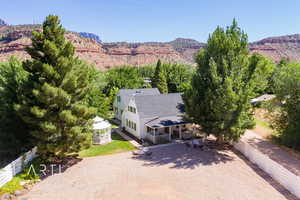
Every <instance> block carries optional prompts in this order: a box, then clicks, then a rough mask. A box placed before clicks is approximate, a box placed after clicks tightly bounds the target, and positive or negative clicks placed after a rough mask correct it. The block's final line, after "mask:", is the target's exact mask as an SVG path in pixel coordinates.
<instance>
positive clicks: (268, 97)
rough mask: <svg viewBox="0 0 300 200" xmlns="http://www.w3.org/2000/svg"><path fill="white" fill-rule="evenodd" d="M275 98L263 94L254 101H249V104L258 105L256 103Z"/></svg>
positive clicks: (271, 95)
mask: <svg viewBox="0 0 300 200" xmlns="http://www.w3.org/2000/svg"><path fill="white" fill-rule="evenodd" d="M275 97H276V96H275V95H273V94H264V95H261V96H259V97H256V98H254V99H251V103H258V102H262V101H269V100H272V99H274V98H275Z"/></svg>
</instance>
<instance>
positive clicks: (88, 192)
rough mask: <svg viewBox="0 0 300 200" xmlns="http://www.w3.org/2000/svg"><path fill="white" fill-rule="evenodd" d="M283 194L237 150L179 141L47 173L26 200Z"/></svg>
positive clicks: (254, 198) (254, 199) (210, 199)
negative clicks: (146, 154)
mask: <svg viewBox="0 0 300 200" xmlns="http://www.w3.org/2000/svg"><path fill="white" fill-rule="evenodd" d="M281 192H282V193H284V192H283V191H281ZM282 193H280V192H278V190H276V189H274V187H273V186H272V185H270V183H268V182H267V181H266V179H264V178H262V177H261V176H260V175H258V173H256V172H255V171H254V170H253V168H251V167H250V166H249V165H248V164H247V163H246V162H245V161H244V160H242V159H241V158H240V157H238V156H237V155H236V154H235V153H233V152H232V151H219V152H202V151H200V150H198V149H197V150H195V149H191V148H187V147H185V146H184V145H182V144H174V145H172V146H166V147H158V148H155V149H153V155H152V158H151V159H143V158H141V159H133V158H132V155H131V153H130V152H126V153H120V154H115V155H108V156H99V157H92V158H85V159H83V160H82V161H81V162H79V163H78V164H76V165H74V166H73V167H71V168H69V169H67V170H66V171H65V172H64V173H62V174H57V175H54V176H50V177H48V178H47V179H45V180H44V181H42V182H41V183H39V184H37V185H36V186H34V187H33V189H32V190H31V191H30V192H29V193H28V194H26V195H25V196H23V197H22V198H23V199H24V198H27V199H28V200H44V199H46V200H60V199H61V200H69V199H70V200H76V199H78V200H82V199H84V200H88V199H99V200H106V199H107V200H114V199H116V200H121V199H122V200H127V199H128V200H154V199H155V200H160V199H164V200H169V199H180V200H194V199H197V200H198V199H203V200H214V199H218V200H221V199H228V200H233V199H237V200H241V199H243V200H248V199H249V200H250V199H251V200H260V199H261V200H265V199H272V200H277V199H278V200H279V199H286V198H285V197H284V196H283V195H282ZM22 198H21V199H22Z"/></svg>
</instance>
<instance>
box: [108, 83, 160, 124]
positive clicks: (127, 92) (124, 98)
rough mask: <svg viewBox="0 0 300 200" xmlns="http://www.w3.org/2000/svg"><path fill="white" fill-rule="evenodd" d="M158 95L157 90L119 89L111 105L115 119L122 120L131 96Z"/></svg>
mask: <svg viewBox="0 0 300 200" xmlns="http://www.w3.org/2000/svg"><path fill="white" fill-rule="evenodd" d="M154 94H160V92H159V90H158V89H157V88H141V89H121V90H120V91H119V92H118V94H117V96H116V98H115V100H114V103H113V109H114V113H115V118H116V119H118V120H121V119H122V113H123V111H124V109H125V107H126V106H127V105H128V103H129V100H130V99H131V98H132V97H133V96H138V95H154Z"/></svg>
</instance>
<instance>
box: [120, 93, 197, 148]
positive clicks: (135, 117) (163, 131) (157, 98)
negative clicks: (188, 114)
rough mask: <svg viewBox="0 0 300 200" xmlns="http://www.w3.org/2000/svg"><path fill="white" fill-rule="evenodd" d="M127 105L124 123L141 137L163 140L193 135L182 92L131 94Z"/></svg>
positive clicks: (159, 141)
mask: <svg viewBox="0 0 300 200" xmlns="http://www.w3.org/2000/svg"><path fill="white" fill-rule="evenodd" d="M122 93H129V91H125V90H123V91H122ZM121 98H122V95H121ZM125 105H126V106H125V107H123V112H122V116H121V125H122V127H123V128H124V129H125V130H126V131H127V132H129V133H131V134H132V135H134V136H135V137H137V138H138V139H144V140H150V141H151V142H153V143H162V142H167V141H171V140H173V139H182V138H188V137H191V136H192V131H189V130H188V129H187V128H188V126H189V124H188V122H186V121H185V120H184V119H183V115H184V104H183V101H182V97H181V94H180V93H170V94H160V93H158V94H139V95H131V97H130V98H129V102H128V103H127V104H125Z"/></svg>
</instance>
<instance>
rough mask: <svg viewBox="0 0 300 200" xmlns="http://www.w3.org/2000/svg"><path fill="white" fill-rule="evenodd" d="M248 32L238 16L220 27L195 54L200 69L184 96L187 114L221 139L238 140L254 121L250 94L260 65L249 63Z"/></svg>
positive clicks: (219, 140) (252, 94)
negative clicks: (228, 25) (242, 29)
mask: <svg viewBox="0 0 300 200" xmlns="http://www.w3.org/2000/svg"><path fill="white" fill-rule="evenodd" d="M248 55H249V50H248V39H247V35H246V34H245V33H244V32H243V31H241V30H240V28H239V27H238V26H237V23H236V21H235V20H233V23H232V25H231V26H230V27H227V28H226V30H224V29H222V28H220V27H218V28H217V29H216V30H215V31H214V32H213V34H212V35H211V36H210V37H209V39H208V42H207V46H206V47H205V48H204V49H203V50H201V51H200V52H199V53H198V55H197V56H196V62H197V65H198V67H197V71H196V72H195V74H194V76H193V78H192V83H191V88H190V89H189V90H187V91H186V92H185V94H184V96H183V98H184V102H185V105H186V113H187V117H188V118H190V119H191V120H192V121H193V122H194V123H197V124H199V125H201V127H202V129H203V131H205V132H206V133H208V134H214V135H215V136H216V137H217V141H218V142H219V143H223V142H224V140H226V141H230V140H236V139H238V138H239V137H240V135H241V134H243V133H244V131H245V129H246V128H248V127H251V126H253V125H254V122H253V116H252V112H251V104H250V98H252V97H253V96H254V88H255V84H254V82H255V80H256V78H254V77H255V76H257V66H258V65H250V64H249V56H248Z"/></svg>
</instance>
